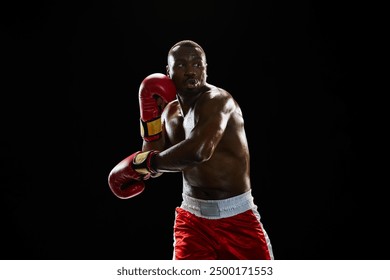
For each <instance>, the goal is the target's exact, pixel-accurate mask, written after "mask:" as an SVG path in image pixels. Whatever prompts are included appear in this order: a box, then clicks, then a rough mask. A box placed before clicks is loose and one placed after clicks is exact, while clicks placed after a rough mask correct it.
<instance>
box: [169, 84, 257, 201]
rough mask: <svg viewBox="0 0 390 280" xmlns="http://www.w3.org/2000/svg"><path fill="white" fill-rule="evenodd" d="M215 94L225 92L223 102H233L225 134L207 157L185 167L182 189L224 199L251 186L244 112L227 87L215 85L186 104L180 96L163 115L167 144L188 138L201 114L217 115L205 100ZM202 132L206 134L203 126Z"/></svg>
mask: <svg viewBox="0 0 390 280" xmlns="http://www.w3.org/2000/svg"><path fill="white" fill-rule="evenodd" d="M216 95H224V96H223V98H221V100H222V102H225V101H226V99H229V102H230V103H231V104H233V107H232V111H231V112H230V113H229V114H228V115H227V118H228V119H227V120H226V121H227V125H226V127H225V128H224V131H223V135H222V137H221V138H220V140H219V142H218V144H217V145H216V146H215V150H214V152H213V154H212V156H211V157H210V158H209V159H208V160H206V161H204V162H202V163H199V164H196V165H189V166H188V167H186V168H184V169H183V170H182V174H183V193H184V194H187V195H189V196H192V197H195V198H199V199H225V198H229V197H232V196H235V195H238V194H241V193H244V192H246V191H248V190H249V189H250V179H249V151H248V143H247V140H246V135H245V129H244V122H243V117H242V112H241V109H240V108H239V106H238V104H237V103H236V102H235V101H234V100H233V99H232V97H231V96H230V94H228V93H227V92H226V91H223V90H221V89H217V88H215V87H212V88H211V89H210V90H209V91H208V92H204V93H202V95H201V96H199V98H198V99H197V101H196V102H194V103H192V104H189V106H187V107H186V108H184V107H183V106H182V105H181V104H180V103H179V101H178V100H176V101H174V102H171V103H170V104H169V105H168V106H167V108H166V110H165V114H164V119H163V123H164V131H165V145H166V148H168V147H172V146H174V145H176V144H178V143H180V142H181V141H183V140H185V139H187V138H188V137H189V136H190V135H191V133H193V131H194V130H196V126H197V125H198V122H199V121H200V120H199V116H200V114H203V115H206V116H207V118H213V117H214V116H213V114H212V113H210V114H208V115H207V113H208V112H206V111H205V110H208V108H207V106H206V105H205V104H207V103H208V102H209V100H210V98H213V97H215V96H216ZM202 132H203V134H205V130H204V129H203V130H202ZM210 133H213V132H212V131H210ZM202 136H204V135H198V136H197V137H200V138H202Z"/></svg>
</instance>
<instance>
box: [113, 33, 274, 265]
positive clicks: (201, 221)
mask: <svg viewBox="0 0 390 280" xmlns="http://www.w3.org/2000/svg"><path fill="white" fill-rule="evenodd" d="M166 70H167V73H166V75H163V74H152V75H150V76H148V77H147V78H145V80H144V81H143V82H142V84H141V87H140V92H139V97H140V111H141V134H142V137H143V140H144V141H143V146H142V151H139V152H136V153H134V154H132V155H130V156H129V157H127V158H125V159H124V160H123V161H121V162H120V163H119V164H118V165H117V166H115V167H114V169H113V170H112V171H111V173H110V175H109V185H110V187H111V189H112V191H113V192H114V194H116V195H117V196H118V197H120V198H130V197H133V196H135V195H138V194H139V193H141V192H142V191H143V189H144V188H145V185H144V180H147V179H149V178H151V177H158V176H160V175H161V174H162V173H165V172H182V175H183V193H182V197H183V201H182V204H181V206H180V207H177V208H176V216H175V223H174V255H173V259H175V260H180V259H198V260H203V259H248V260H249V259H273V252H272V247H271V243H270V240H269V238H268V235H267V233H266V231H265V230H264V228H263V225H262V223H261V222H260V215H259V213H258V211H257V206H256V205H255V203H254V199H253V197H252V194H251V180H250V164H249V162H250V161H249V158H250V157H249V149H248V143H247V139H246V135H245V129H244V120H243V115H242V112H241V109H240V107H239V105H238V104H237V102H236V101H235V100H234V98H233V97H232V96H231V95H230V93H229V92H227V91H226V90H224V89H222V88H219V87H216V86H214V85H211V84H209V83H207V82H206V78H207V63H206V55H205V52H204V50H203V49H202V47H201V46H200V45H198V44H197V43H195V42H193V41H191V40H183V41H180V42H178V43H176V44H175V45H173V46H172V48H171V49H170V50H169V53H168V65H167V67H166Z"/></svg>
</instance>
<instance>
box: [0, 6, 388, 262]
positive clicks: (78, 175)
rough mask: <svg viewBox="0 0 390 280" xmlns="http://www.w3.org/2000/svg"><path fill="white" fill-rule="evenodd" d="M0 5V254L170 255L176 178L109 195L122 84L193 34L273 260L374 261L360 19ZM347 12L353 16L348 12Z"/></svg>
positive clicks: (131, 142)
mask: <svg viewBox="0 0 390 280" xmlns="http://www.w3.org/2000/svg"><path fill="white" fill-rule="evenodd" d="M140 2H141V3H137V4H136V3H135V2H134V3H133V2H131V1H107V2H106V3H99V2H74V3H73V2H68V1H62V2H59V1H58V2H57V1H55V2H53V1H47V2H40V3H39V4H37V3H34V2H31V3H27V4H26V3H24V4H20V3H19V4H18V3H14V4H9V3H8V4H1V5H2V7H1V27H2V28H1V37H2V39H3V43H2V47H3V51H2V68H3V70H5V71H3V74H2V80H3V82H2V85H3V90H2V102H1V108H2V110H1V122H2V125H1V135H2V136H1V190H0V191H1V193H0V194H1V201H0V207H1V208H0V210H1V214H0V215H1V220H2V221H1V233H2V237H1V238H2V239H1V240H2V242H1V243H2V245H1V250H0V258H2V259H130V260H131V259H134V260H135V259H171V258H172V250H173V247H172V242H173V239H172V227H173V219H174V209H175V207H176V206H178V205H179V204H180V202H181V177H180V174H173V173H172V174H164V176H162V177H160V178H158V179H154V180H149V181H147V183H146V184H147V188H146V190H145V192H144V193H142V194H141V195H139V196H137V197H135V198H133V199H131V200H120V199H118V198H116V197H115V196H114V195H113V194H112V193H111V191H110V190H109V187H108V185H107V176H108V174H109V172H110V170H111V169H112V168H113V167H114V166H115V165H116V164H117V163H118V162H119V161H120V160H121V159H123V158H124V157H126V156H128V155H130V154H131V153H133V152H135V151H137V150H139V149H140V147H141V144H142V141H141V138H140V135H139V106H138V87H139V84H140V82H141V81H142V79H143V78H144V77H146V76H147V75H149V74H151V73H155V72H162V73H164V72H165V65H166V56H167V52H168V50H169V48H170V47H171V46H172V45H173V44H174V43H175V42H177V41H179V40H182V39H192V40H194V41H196V42H198V43H200V44H201V45H202V46H203V48H204V49H205V51H206V55H207V59H208V82H210V83H212V84H215V85H217V86H220V87H223V88H225V89H226V90H228V91H229V92H231V94H232V95H233V96H234V97H235V99H236V100H237V101H238V102H239V104H240V105H241V107H242V110H243V113H244V117H245V120H246V123H245V125H246V130H247V136H248V141H249V144H250V150H251V161H252V165H251V166H252V167H251V178H252V184H253V194H254V196H255V202H256V203H257V204H258V206H259V211H260V214H261V215H262V220H263V223H264V226H265V228H266V230H267V231H268V234H269V236H270V238H271V241H272V243H273V247H274V254H275V257H276V258H277V259H386V258H387V256H386V250H384V247H383V246H384V245H385V244H384V243H383V239H381V238H382V237H383V236H385V234H384V231H383V229H382V228H381V227H380V225H381V224H378V223H377V219H376V216H375V215H374V214H373V212H374V211H372V205H374V203H373V202H372V201H371V199H372V197H373V195H372V192H371V187H370V186H371V185H372V183H373V181H372V174H371V173H370V172H372V169H371V168H370V167H371V166H372V164H374V163H373V162H366V161H365V160H364V159H363V158H364V156H363V154H364V153H365V151H363V148H362V147H367V144H368V143H371V142H370V139H369V137H368V136H367V135H368V134H369V133H370V132H369V131H366V130H365V128H366V120H368V117H367V115H368V112H370V109H369V104H368V103H367V99H365V98H362V97H361V96H362V93H361V91H362V90H363V83H362V80H361V79H360V78H359V77H358V76H356V75H355V71H356V69H359V68H361V65H362V60H364V59H365V58H364V57H363V56H362V55H361V53H362V52H361V51H362V49H363V45H362V44H361V42H362V36H364V34H362V31H363V32H364V26H365V17H364V12H363V11H362V10H363V9H362V10H359V13H357V12H356V10H355V9H356V7H354V6H351V5H349V4H348V3H344V2H340V1H286V2H287V3H284V2H279V1H258V2H257V1H242V0H241V1H220V2H219V1H206V0H198V1H196V2H185V1H140ZM362 12H363V14H362Z"/></svg>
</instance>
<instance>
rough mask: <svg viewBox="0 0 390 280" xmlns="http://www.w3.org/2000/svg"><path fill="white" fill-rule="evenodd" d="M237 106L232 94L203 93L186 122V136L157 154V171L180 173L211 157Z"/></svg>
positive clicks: (155, 163)
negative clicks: (204, 94) (211, 96)
mask: <svg viewBox="0 0 390 280" xmlns="http://www.w3.org/2000/svg"><path fill="white" fill-rule="evenodd" d="M234 109H235V103H234V101H233V99H232V98H231V97H230V96H229V95H225V94H223V95H221V94H218V95H215V96H213V98H210V95H208V94H207V95H206V96H204V97H203V96H202V97H201V98H200V100H198V102H197V104H196V105H195V107H194V108H193V110H194V111H193V112H191V111H190V112H189V113H188V114H189V115H188V116H187V119H186V120H184V122H183V126H184V129H185V130H187V137H186V139H184V140H182V141H180V142H178V143H177V144H175V145H173V146H171V147H169V148H167V149H165V150H163V151H161V153H159V154H158V155H156V156H155V158H154V168H156V170H157V171H158V172H178V171H182V170H184V169H185V168H189V167H193V166H195V165H197V164H200V163H202V162H205V161H207V160H208V159H210V157H211V156H212V155H213V153H214V151H215V148H216V147H217V145H218V143H219V142H220V140H221V138H222V136H223V133H224V131H225V129H226V126H227V123H228V121H229V118H230V115H231V113H232V112H233V111H234ZM192 114H193V115H192ZM191 116H193V118H192V119H191ZM160 144H161V145H163V144H164V143H160ZM160 147H161V146H160Z"/></svg>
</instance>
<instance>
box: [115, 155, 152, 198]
mask: <svg viewBox="0 0 390 280" xmlns="http://www.w3.org/2000/svg"><path fill="white" fill-rule="evenodd" d="M157 153H158V152H157V151H147V152H141V151H138V152H135V153H134V154H132V155H130V156H128V157H127V158H125V159H123V160H122V161H121V162H119V163H118V164H117V165H116V166H115V167H114V168H113V169H112V170H111V172H110V174H109V176H108V185H109V186H110V189H111V191H112V192H113V193H114V194H115V195H116V196H117V197H118V198H121V199H128V198H132V197H134V196H136V195H139V194H140V193H142V192H143V191H144V189H145V183H144V181H143V180H147V179H149V178H150V177H151V176H156V175H157V174H159V173H157V172H156V171H155V170H154V169H153V168H152V167H151V159H152V157H153V156H154V155H155V154H157Z"/></svg>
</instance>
